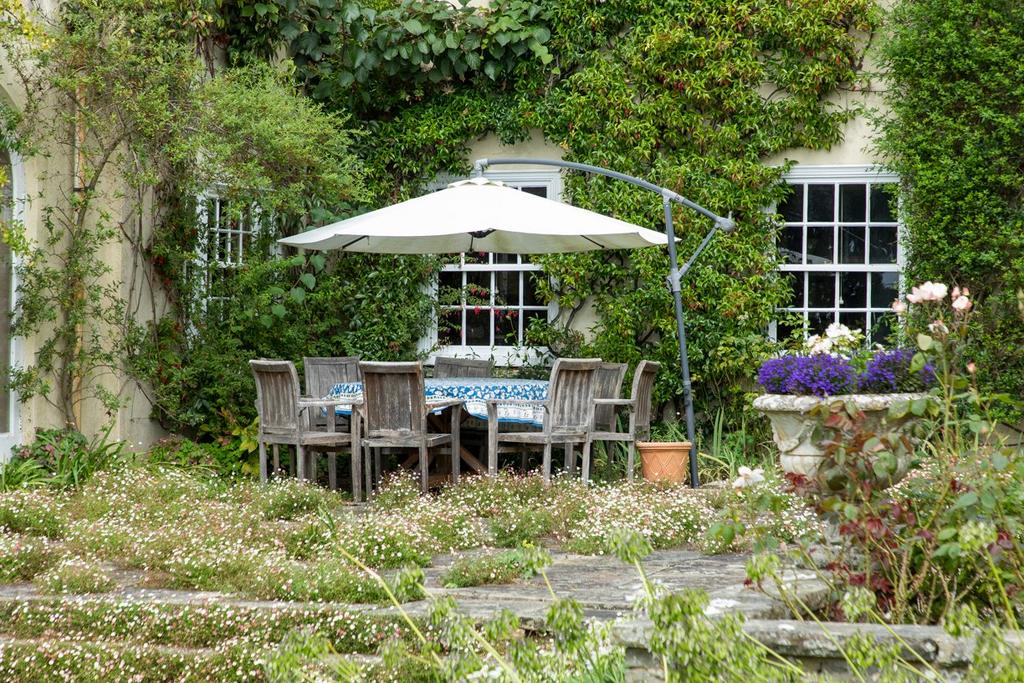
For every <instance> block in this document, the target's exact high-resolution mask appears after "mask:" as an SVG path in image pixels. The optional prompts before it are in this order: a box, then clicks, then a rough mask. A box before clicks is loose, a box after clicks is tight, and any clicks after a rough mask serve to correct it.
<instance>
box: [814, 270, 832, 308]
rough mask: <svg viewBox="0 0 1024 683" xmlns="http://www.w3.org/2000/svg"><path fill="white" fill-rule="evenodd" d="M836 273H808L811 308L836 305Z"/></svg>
mask: <svg viewBox="0 0 1024 683" xmlns="http://www.w3.org/2000/svg"><path fill="white" fill-rule="evenodd" d="M835 283H836V278H835V273H808V274H807V305H808V306H809V307H810V308H831V307H833V306H835V305H836V284H835Z"/></svg>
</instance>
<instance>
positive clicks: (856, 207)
mask: <svg viewBox="0 0 1024 683" xmlns="http://www.w3.org/2000/svg"><path fill="white" fill-rule="evenodd" d="M867 194H868V192H867V187H866V186H865V185H863V184H857V185H840V186H839V220H841V221H848V222H851V223H863V222H864V217H865V215H866V214H867Z"/></svg>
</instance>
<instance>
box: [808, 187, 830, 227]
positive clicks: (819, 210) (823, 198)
mask: <svg viewBox="0 0 1024 683" xmlns="http://www.w3.org/2000/svg"><path fill="white" fill-rule="evenodd" d="M835 196H836V188H835V185H808V186H807V220H809V221H812V222H814V221H832V220H835Z"/></svg>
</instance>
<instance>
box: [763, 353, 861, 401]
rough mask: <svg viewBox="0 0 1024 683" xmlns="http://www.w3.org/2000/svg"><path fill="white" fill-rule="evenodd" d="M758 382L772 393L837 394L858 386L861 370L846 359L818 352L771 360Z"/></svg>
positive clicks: (768, 361)
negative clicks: (855, 370) (856, 368)
mask: <svg viewBox="0 0 1024 683" xmlns="http://www.w3.org/2000/svg"><path fill="white" fill-rule="evenodd" d="M757 381H758V383H759V384H760V385H761V386H763V387H764V388H765V391H768V392H769V393H772V394H810V395H813V396H835V395H836V394H845V393H849V392H851V391H853V390H855V389H856V387H857V373H856V372H854V370H853V367H852V366H851V365H850V361H848V360H847V359H846V358H843V357H842V356H833V355H831V354H827V353H817V354H814V355H811V356H783V357H782V358H772V359H770V360H767V361H765V362H764V364H763V365H762V366H761V369H760V370H759V371H758V373H757Z"/></svg>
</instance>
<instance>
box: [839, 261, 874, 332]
mask: <svg viewBox="0 0 1024 683" xmlns="http://www.w3.org/2000/svg"><path fill="white" fill-rule="evenodd" d="M839 296H840V299H839V305H840V306H842V307H844V308H866V307H867V303H868V276H867V273H840V274H839ZM861 327H863V324H862V325H861Z"/></svg>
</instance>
